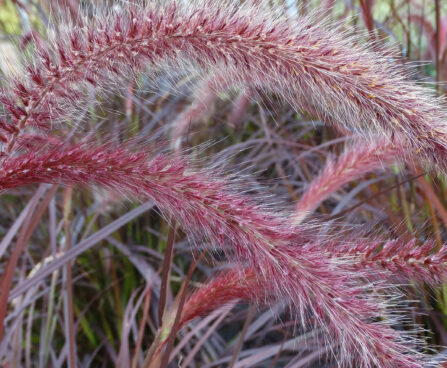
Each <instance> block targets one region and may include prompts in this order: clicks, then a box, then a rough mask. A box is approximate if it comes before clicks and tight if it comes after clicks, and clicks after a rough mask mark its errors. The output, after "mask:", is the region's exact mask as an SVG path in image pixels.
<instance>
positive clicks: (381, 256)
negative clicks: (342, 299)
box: [179, 239, 447, 328]
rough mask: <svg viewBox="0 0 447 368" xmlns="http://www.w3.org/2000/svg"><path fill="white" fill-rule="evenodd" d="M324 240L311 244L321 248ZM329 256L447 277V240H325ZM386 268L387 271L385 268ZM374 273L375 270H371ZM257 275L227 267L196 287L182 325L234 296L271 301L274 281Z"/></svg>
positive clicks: (422, 276)
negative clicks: (321, 242)
mask: <svg viewBox="0 0 447 368" xmlns="http://www.w3.org/2000/svg"><path fill="white" fill-rule="evenodd" d="M320 246H321V245H320V244H307V245H306V246H305V247H311V248H317V247H320ZM325 246H326V247H327V249H328V250H329V253H328V256H329V257H333V258H344V259H348V258H349V259H350V262H351V266H352V272H358V271H362V270H364V269H365V268H366V269H370V270H371V271H377V272H378V275H380V277H384V276H386V277H389V279H390V280H391V281H399V282H407V281H415V282H419V283H427V284H429V285H431V286H435V285H437V284H440V283H442V282H445V281H446V280H447V267H446V262H447V244H446V245H444V246H443V247H441V248H440V249H438V247H437V246H436V245H435V244H434V242H433V241H426V242H425V243H423V244H418V243H417V241H416V240H415V239H413V240H410V241H407V240H403V239H394V240H385V241H380V240H373V241H370V240H366V239H363V240H359V241H356V242H355V241H341V242H335V241H333V242H329V244H325ZM383 271H385V272H383ZM371 275H372V276H373V277H374V275H375V273H373V272H372V273H371ZM265 281H266V280H262V279H259V278H257V277H256V274H255V272H254V270H253V269H250V268H245V269H240V268H238V267H235V268H233V269H231V270H229V271H223V272H221V273H220V274H218V275H217V276H216V277H215V278H213V279H212V280H210V281H209V282H207V283H205V284H204V285H202V286H201V287H199V288H198V289H197V290H196V291H194V292H193V293H192V294H191V296H190V297H189V298H188V300H187V302H186V304H185V307H184V308H183V311H182V319H181V322H180V325H179V327H180V328H181V327H182V326H184V325H185V324H186V323H188V322H189V321H191V320H193V319H194V318H196V317H199V316H204V315H206V314H208V313H210V312H212V311H214V310H216V309H217V307H220V306H222V305H224V304H228V303H230V302H231V301H233V300H236V299H241V300H244V301H250V302H257V303H259V304H266V303H267V304H268V303H269V302H271V301H272V294H271V291H270V285H269V283H268V282H265Z"/></svg>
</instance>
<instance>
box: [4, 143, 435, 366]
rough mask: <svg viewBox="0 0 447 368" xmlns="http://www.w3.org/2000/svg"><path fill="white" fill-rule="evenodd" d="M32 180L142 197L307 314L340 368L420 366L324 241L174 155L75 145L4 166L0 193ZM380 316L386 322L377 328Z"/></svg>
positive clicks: (389, 314)
mask: <svg viewBox="0 0 447 368" xmlns="http://www.w3.org/2000/svg"><path fill="white" fill-rule="evenodd" d="M40 182H50V183H63V184H85V185H88V186H94V185H99V186H103V187H106V188H109V189H111V190H113V191H115V192H117V193H120V194H121V195H123V194H127V195H129V196H133V197H143V198H149V199H152V200H153V201H154V202H155V204H156V205H157V206H158V207H159V208H160V209H161V210H162V211H163V212H164V213H165V214H166V215H168V216H170V217H172V218H174V219H175V220H176V221H178V223H179V224H181V226H182V228H183V229H184V231H186V232H187V233H189V234H190V235H192V236H195V237H196V238H197V237H199V238H201V237H205V238H207V239H209V240H210V241H211V242H212V243H214V244H215V245H216V246H219V248H220V249H222V250H224V251H226V253H227V255H228V257H229V258H230V259H234V260H235V261H236V262H238V263H239V264H243V265H246V266H247V267H249V268H251V269H252V270H253V271H254V272H255V275H256V277H257V278H258V279H260V280H263V283H264V284H265V283H268V285H269V289H268V294H266V295H274V297H275V298H277V299H279V300H289V301H290V303H291V304H292V306H293V308H294V309H295V310H296V311H297V315H296V319H297V321H299V322H300V324H301V325H302V326H303V328H304V327H305V326H309V320H308V315H309V314H310V315H311V316H312V319H311V321H312V323H311V325H314V324H316V325H318V326H319V327H322V328H323V329H324V330H325V331H326V333H327V336H328V338H329V337H331V338H332V339H335V341H336V342H337V345H338V346H339V349H340V350H339V354H337V359H338V361H339V363H340V365H341V366H362V367H375V366H379V367H390V368H391V367H423V366H424V364H425V363H424V361H426V360H427V359H426V358H427V357H425V358H424V356H423V355H421V354H419V353H417V352H416V350H414V349H413V347H414V346H413V347H412V344H413V343H415V341H413V340H412V339H411V337H410V335H407V333H404V332H400V331H396V330H394V329H393V328H392V326H393V324H394V323H397V321H398V315H395V310H394V308H393V305H392V304H388V302H387V298H386V297H383V298H382V297H381V298H377V297H376V292H377V291H378V290H379V289H380V288H381V287H383V286H384V285H380V283H377V284H373V283H369V282H366V280H367V279H368V277H369V272H368V271H366V270H361V269H360V270H356V271H355V272H352V266H351V262H350V261H349V258H344V257H340V258H334V257H330V253H329V252H328V251H327V250H325V247H324V246H323V245H322V244H323V243H324V242H325V240H324V238H321V239H320V240H319V241H318V243H319V245H320V246H319V247H306V246H305V245H306V244H310V243H314V242H315V239H316V234H315V233H314V232H313V233H312V234H310V233H309V231H307V230H306V227H305V226H301V227H296V226H293V225H292V224H291V223H290V221H289V220H288V218H287V217H283V215H281V214H280V213H275V212H274V211H272V210H271V209H268V208H264V207H263V206H262V205H259V204H256V203H255V202H253V200H252V199H250V197H247V196H244V195H240V194H238V193H237V191H236V190H235V189H232V185H231V183H229V182H228V181H227V180H225V179H219V177H216V176H215V175H212V174H210V173H208V172H207V171H204V170H197V169H194V168H193V167H191V166H190V165H189V164H188V161H187V159H185V158H182V157H181V156H179V155H176V154H175V155H173V156H165V155H157V156H155V157H153V158H150V156H148V154H147V153H146V152H144V151H143V152H141V151H140V152H132V151H130V150H128V149H126V148H125V147H124V148H123V147H121V148H120V147H118V148H113V149H107V147H105V146H101V147H99V148H96V147H89V146H85V145H82V144H79V145H75V146H72V147H67V148H62V147H57V148H55V149H50V150H48V151H46V152H44V153H42V154H38V153H36V152H32V153H25V154H22V155H20V156H18V157H9V158H6V159H5V160H4V162H3V165H2V168H1V172H0V183H1V184H0V189H2V190H4V189H7V188H14V187H18V186H21V185H26V184H31V183H40ZM389 301H391V299H390V300H389ZM379 311H380V312H379ZM385 314H386V321H387V322H386V323H385V322H380V323H377V322H376V321H377V320H378V319H379V318H382V317H383V316H384V315H385Z"/></svg>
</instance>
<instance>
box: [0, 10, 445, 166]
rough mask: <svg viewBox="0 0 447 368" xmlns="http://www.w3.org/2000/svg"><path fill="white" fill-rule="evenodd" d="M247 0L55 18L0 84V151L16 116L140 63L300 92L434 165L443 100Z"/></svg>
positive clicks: (391, 68)
mask: <svg viewBox="0 0 447 368" xmlns="http://www.w3.org/2000/svg"><path fill="white" fill-rule="evenodd" d="M253 4H254V3H252V2H247V3H246V4H245V5H242V4H240V3H236V2H231V1H219V2H211V1H192V2H188V4H184V3H183V2H176V1H162V2H161V3H160V4H156V5H148V6H145V7H139V6H134V5H125V6H124V7H123V8H122V9H120V10H116V11H112V12H111V13H110V14H109V15H108V16H98V17H95V18H94V20H91V21H81V20H80V21H79V22H77V24H76V25H71V26H68V27H67V29H66V30H59V31H58V32H56V36H55V37H54V39H53V40H52V41H50V42H48V43H46V44H45V43H43V42H41V43H38V44H37V45H36V48H37V56H36V57H35V58H33V59H32V60H31V61H30V62H29V63H28V65H27V66H26V68H25V69H26V71H25V73H24V76H23V77H21V78H18V79H16V80H14V81H11V86H10V88H9V89H5V91H4V93H3V94H2V96H1V99H0V102H2V104H3V106H4V110H5V114H4V116H3V118H2V119H1V121H0V128H1V129H2V131H3V132H2V134H1V136H0V139H1V140H2V141H3V142H4V147H3V150H2V151H3V154H4V155H8V154H10V153H11V152H12V151H13V150H14V148H15V145H16V137H17V136H18V135H19V134H21V132H22V130H24V128H25V127H26V126H27V125H34V126H37V127H45V126H47V125H48V123H49V121H57V120H62V119H67V118H70V116H71V115H72V114H74V112H75V111H76V109H79V108H80V107H81V106H82V101H83V98H82V97H83V96H84V97H85V95H86V93H85V87H86V86H87V85H90V86H93V87H99V89H101V87H104V85H107V83H114V84H118V85H120V83H119V82H117V81H120V82H121V81H122V80H125V79H129V78H131V77H132V76H134V75H135V72H136V71H139V70H141V68H142V67H143V65H145V64H147V63H149V64H152V68H154V67H155V68H157V67H160V68H175V67H177V68H181V69H185V68H186V67H188V66H191V65H194V67H198V68H200V69H201V70H204V71H206V72H208V73H212V72H214V73H218V74H219V75H223V74H225V73H228V74H229V75H231V76H232V78H234V83H238V82H239V83H241V84H245V85H247V84H249V85H254V86H255V87H259V88H263V89H266V90H269V91H273V92H276V93H278V94H279V95H281V96H283V97H284V98H286V99H287V100H289V101H290V102H291V103H292V104H293V105H295V106H296V107H298V108H299V107H301V106H300V104H301V101H303V105H308V104H311V105H312V106H314V107H315V109H316V110H317V111H318V112H319V114H320V116H326V117H328V119H327V120H328V121H333V122H336V123H337V124H342V125H345V126H346V127H349V128H350V129H353V128H354V129H356V130H357V131H359V132H362V134H363V135H364V136H365V137H368V136H369V135H370V133H371V132H375V133H377V132H378V133H380V134H382V135H384V136H386V138H387V139H389V140H391V141H392V140H393V138H394V136H396V135H397V136H399V137H400V139H403V140H405V142H406V143H407V144H408V145H409V147H410V148H411V149H410V150H409V152H410V153H411V154H412V155H419V156H423V157H425V158H427V159H428V160H429V161H431V162H432V163H435V164H437V165H438V166H439V167H441V168H442V169H443V170H445V169H446V167H445V162H447V161H446V160H445V158H446V156H447V138H446V137H447V135H446V133H447V125H446V112H445V107H444V106H443V102H444V101H441V100H440V99H436V98H435V97H433V93H432V92H431V91H430V90H429V89H428V88H424V87H421V86H418V85H417V84H415V83H414V82H412V81H410V80H409V74H408V72H407V71H406V69H405V68H404V67H402V66H399V64H396V63H394V62H392V61H390V55H385V54H383V53H381V52H378V51H373V50H371V49H368V47H367V46H362V45H361V43H360V42H359V40H358V39H356V38H353V36H348V35H347V33H346V32H343V31H342V30H341V28H337V27H335V26H330V25H328V24H325V23H321V24H318V23H315V22H314V20H313V19H312V17H305V16H301V17H299V18H297V19H296V20H287V21H286V20H285V19H283V18H282V17H281V16H280V15H278V14H272V13H271V12H269V11H267V10H266V9H267V7H265V6H263V5H262V1H261V2H256V4H257V6H254V5H253ZM78 23H80V24H78ZM334 27H335V29H334ZM284 86H287V89H285V88H284Z"/></svg>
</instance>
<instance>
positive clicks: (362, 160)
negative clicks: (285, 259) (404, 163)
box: [293, 139, 405, 224]
mask: <svg viewBox="0 0 447 368" xmlns="http://www.w3.org/2000/svg"><path fill="white" fill-rule="evenodd" d="M401 147H402V146H401ZM400 155H402V156H405V152H404V148H399V145H398V144H396V145H393V144H390V143H389V142H387V141H385V140H380V139H379V140H378V141H376V142H374V143H372V144H368V142H365V141H363V140H356V141H355V142H354V143H353V144H352V145H351V146H349V147H347V148H345V151H344V152H343V153H342V154H341V155H340V157H338V158H337V159H329V160H328V161H327V163H326V165H325V167H324V168H323V169H322V170H321V172H320V174H319V175H318V176H317V177H316V178H315V179H313V180H312V182H311V183H310V184H309V186H308V187H307V188H306V190H305V192H304V194H303V195H302V197H301V199H300V200H299V202H298V204H297V206H296V209H295V214H294V216H293V220H294V222H295V223H296V224H299V223H301V222H302V221H303V220H305V219H306V218H307V216H309V215H310V214H312V212H313V211H314V210H315V209H316V208H317V207H318V206H319V205H320V204H321V202H323V201H324V200H325V199H326V198H328V197H329V196H330V195H331V194H332V193H334V192H336V191H337V190H339V189H340V188H342V187H343V186H344V185H346V184H347V183H349V182H351V181H353V180H356V179H359V178H361V177H362V176H364V175H365V174H367V173H369V172H371V171H374V170H377V169H380V168H385V167H386V166H388V165H390V164H392V163H395V162H396V161H397V160H398V157H399V156H400Z"/></svg>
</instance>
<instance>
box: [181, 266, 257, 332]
mask: <svg viewBox="0 0 447 368" xmlns="http://www.w3.org/2000/svg"><path fill="white" fill-rule="evenodd" d="M257 286H258V282H257V277H256V274H255V273H254V272H250V271H249V270H244V271H242V270H240V269H239V268H238V267H235V268H233V269H232V270H230V271H224V272H221V273H220V274H219V275H218V276H216V277H215V278H213V279H212V280H211V281H210V282H207V283H206V284H204V285H203V286H202V287H200V288H198V289H197V290H196V291H195V292H194V293H192V294H191V296H190V297H189V298H188V300H187V301H186V303H185V306H184V307H183V310H182V317H181V320H180V324H179V329H180V328H182V327H183V326H184V325H186V324H187V323H188V322H189V321H192V320H193V319H194V318H196V317H199V316H203V315H206V314H208V313H209V312H211V311H213V310H216V309H218V308H220V307H222V306H223V305H225V304H228V303H229V302H231V301H232V300H235V299H242V300H250V301H252V300H256V299H258V298H259V296H260V295H265V294H266V292H265V289H266V288H265V287H264V288H259V287H257Z"/></svg>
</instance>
